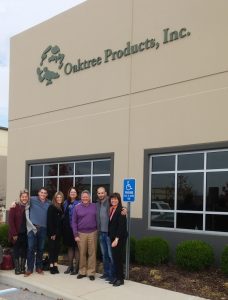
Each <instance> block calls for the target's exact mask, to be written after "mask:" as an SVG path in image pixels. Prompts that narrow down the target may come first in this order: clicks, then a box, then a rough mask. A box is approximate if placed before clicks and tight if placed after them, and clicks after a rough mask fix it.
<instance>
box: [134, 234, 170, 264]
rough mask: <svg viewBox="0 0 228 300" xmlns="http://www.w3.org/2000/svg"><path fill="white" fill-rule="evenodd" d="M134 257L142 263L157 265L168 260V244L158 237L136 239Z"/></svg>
mask: <svg viewBox="0 0 228 300" xmlns="http://www.w3.org/2000/svg"><path fill="white" fill-rule="evenodd" d="M135 250H136V251H135V259H136V261H137V262H138V263H140V264H143V265H151V266H155V265H159V264H161V263H165V262H168V259H169V245H168V243H167V241H166V240H164V239H162V238H160V237H145V238H142V239H141V240H138V241H136V249H135Z"/></svg>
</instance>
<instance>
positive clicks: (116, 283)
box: [113, 279, 124, 286]
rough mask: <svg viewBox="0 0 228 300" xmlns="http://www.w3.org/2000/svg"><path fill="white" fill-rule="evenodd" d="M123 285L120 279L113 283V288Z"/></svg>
mask: <svg viewBox="0 0 228 300" xmlns="http://www.w3.org/2000/svg"><path fill="white" fill-rule="evenodd" d="M123 284H124V280H123V279H121V280H116V282H114V283H113V286H120V285H123Z"/></svg>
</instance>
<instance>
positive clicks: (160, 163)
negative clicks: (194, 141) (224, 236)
mask: <svg viewBox="0 0 228 300" xmlns="http://www.w3.org/2000/svg"><path fill="white" fill-rule="evenodd" d="M149 193H150V195H149V199H150V214H149V226H150V227H153V228H154V227H156V228H172V229H175V230H185V231H186V230H187V231H191V232H193V231H195V232H196V231H201V232H207V233H208V232H228V150H217V151H215V150H210V151H200V152H190V153H175V154H173V153H172V154H156V155H151V156H150V187H149Z"/></svg>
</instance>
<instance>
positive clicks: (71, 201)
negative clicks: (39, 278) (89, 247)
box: [63, 187, 80, 275]
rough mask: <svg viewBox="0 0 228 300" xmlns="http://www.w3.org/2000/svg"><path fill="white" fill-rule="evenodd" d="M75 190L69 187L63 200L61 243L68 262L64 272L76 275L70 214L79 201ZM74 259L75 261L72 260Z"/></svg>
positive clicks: (76, 268) (76, 264)
mask: <svg viewBox="0 0 228 300" xmlns="http://www.w3.org/2000/svg"><path fill="white" fill-rule="evenodd" d="M77 196H78V194H77V190H76V188H75V187H71V188H70V189H69V190H68V193H67V200H65V202H64V205H63V207H64V218H63V244H64V245H65V246H67V254H68V263H69V266H68V268H67V270H66V271H65V272H64V273H65V274H69V273H70V275H76V274H77V273H78V265H79V250H78V245H77V243H76V242H75V240H74V234H73V231H72V225H71V224H72V215H73V211H74V208H75V206H76V205H78V204H79V203H80V201H79V200H78V199H77ZM74 259H75V263H74V264H73V261H74Z"/></svg>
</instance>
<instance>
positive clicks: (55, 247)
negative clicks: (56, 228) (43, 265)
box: [48, 236, 60, 264]
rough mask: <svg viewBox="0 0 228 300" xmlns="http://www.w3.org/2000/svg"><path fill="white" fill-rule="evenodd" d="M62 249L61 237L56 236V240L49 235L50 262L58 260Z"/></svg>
mask: <svg viewBox="0 0 228 300" xmlns="http://www.w3.org/2000/svg"><path fill="white" fill-rule="evenodd" d="M59 251H60V237H58V236H56V239H55V240H51V238H50V237H48V252H49V262H50V264H53V263H56V262H58V256H59Z"/></svg>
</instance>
